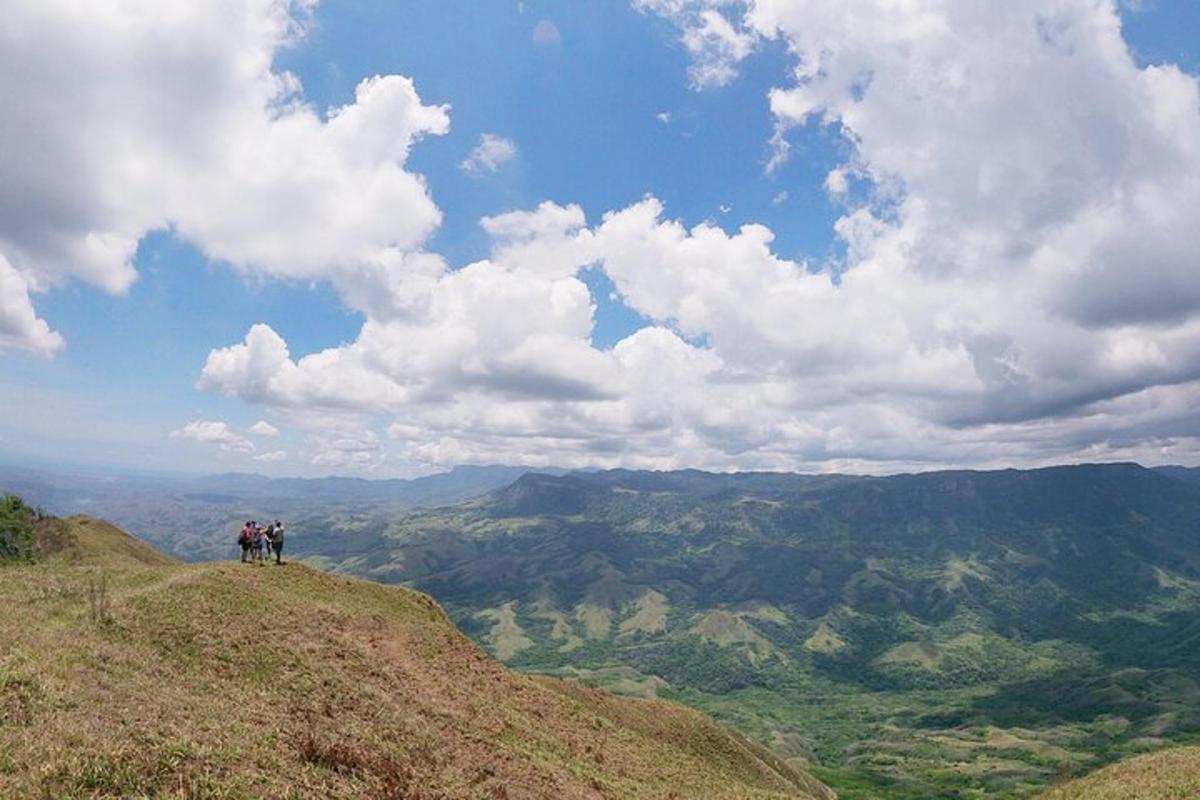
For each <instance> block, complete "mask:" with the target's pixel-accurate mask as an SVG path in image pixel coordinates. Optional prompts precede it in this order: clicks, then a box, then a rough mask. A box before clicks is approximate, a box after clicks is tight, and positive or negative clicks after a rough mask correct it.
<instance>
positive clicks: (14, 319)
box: [0, 253, 64, 356]
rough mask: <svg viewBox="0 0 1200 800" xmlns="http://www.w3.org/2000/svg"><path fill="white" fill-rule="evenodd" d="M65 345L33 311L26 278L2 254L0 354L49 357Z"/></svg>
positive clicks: (0, 255) (0, 269)
mask: <svg viewBox="0 0 1200 800" xmlns="http://www.w3.org/2000/svg"><path fill="white" fill-rule="evenodd" d="M63 344H64V342H63V338H62V336H61V335H59V334H58V333H56V332H54V331H52V330H50V326H49V325H48V324H46V321H45V320H43V319H39V318H38V316H37V313H36V312H35V311H34V310H33V303H32V302H30V299H29V285H28V283H26V280H25V277H24V276H23V275H21V273H19V272H17V270H16V269H14V268H13V266H12V264H10V263H8V259H6V258H5V257H4V254H3V253H0V350H5V349H14V350H31V351H33V352H35V353H38V354H40V355H44V356H49V355H53V354H54V353H56V352H57V351H59V350H61V349H62V347H63Z"/></svg>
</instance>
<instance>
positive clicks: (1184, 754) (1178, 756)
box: [1040, 747, 1200, 800]
mask: <svg viewBox="0 0 1200 800" xmlns="http://www.w3.org/2000/svg"><path fill="white" fill-rule="evenodd" d="M1195 797H1200V747H1180V748H1174V749H1170V750H1164V751H1162V752H1160V753H1152V754H1150V755H1144V756H1138V757H1137V758H1130V759H1127V760H1125V761H1121V762H1118V763H1116V764H1113V765H1112V766H1109V767H1105V768H1104V769H1102V770H1099V771H1098V772H1095V773H1093V774H1091V775H1088V776H1087V777H1085V778H1080V779H1079V780H1075V781H1071V782H1070V783H1067V784H1064V785H1062V786H1057V787H1055V788H1054V789H1052V790H1051V791H1049V792H1046V793H1045V794H1043V795H1041V797H1040V800H1191V798H1195Z"/></svg>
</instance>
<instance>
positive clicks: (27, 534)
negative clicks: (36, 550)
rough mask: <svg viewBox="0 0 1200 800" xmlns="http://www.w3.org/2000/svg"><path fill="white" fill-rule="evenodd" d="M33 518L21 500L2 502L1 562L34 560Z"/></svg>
mask: <svg viewBox="0 0 1200 800" xmlns="http://www.w3.org/2000/svg"><path fill="white" fill-rule="evenodd" d="M33 518H34V514H33V511H32V509H30V508H29V506H27V505H25V503H23V502H22V501H21V498H19V497H15V496H13V495H8V496H6V497H4V498H3V499H2V500H0V562H3V561H32V560H33Z"/></svg>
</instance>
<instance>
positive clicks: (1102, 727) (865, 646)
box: [304, 464, 1200, 800]
mask: <svg viewBox="0 0 1200 800" xmlns="http://www.w3.org/2000/svg"><path fill="white" fill-rule="evenodd" d="M1198 526H1200V485H1198V484H1196V483H1195V482H1190V481H1185V480H1180V479H1178V478H1177V477H1175V476H1173V475H1171V474H1169V473H1164V472H1156V471H1153V470H1147V469H1144V468H1142V467H1139V466H1137V465H1135V464H1105V465H1082V466H1077V467H1059V468H1052V469H1042V470H1025V471H1021V470H1003V471H998V472H970V471H954V472H940V473H929V474H921V475H898V476H893V477H887V478H867V477H851V476H803V475H790V474H772V473H748V474H728V475H716V474H708V473H703V472H696V471H685V472H672V473H648V472H630V471H622V470H617V471H611V472H601V473H590V474H587V473H578V474H569V475H563V476H551V475H536V474H530V475H526V476H524V477H522V478H520V479H519V480H517V481H516V482H515V483H513V484H512V485H511V486H509V487H507V488H505V489H502V490H500V491H498V492H495V493H493V494H491V495H488V496H486V497H483V498H480V499H477V500H474V501H470V502H467V503H464V504H461V505H458V506H452V507H449V508H445V509H439V510H435V511H428V512H421V513H414V514H408V515H405V516H402V517H400V518H398V519H396V520H395V521H393V523H392V524H391V525H390V526H388V528H387V529H386V530H385V531H384V532H383V533H382V534H380V535H376V536H374V537H349V538H343V537H340V536H336V535H332V534H331V535H329V536H327V537H325V538H324V539H320V538H317V539H308V540H306V541H305V542H304V546H305V547H307V548H309V549H308V555H309V556H310V557H311V558H312V559H313V560H314V561H316V562H317V563H321V564H323V565H325V566H328V567H331V568H333V569H336V570H339V571H343V572H347V573H354V574H358V575H363V576H367V577H372V578H375V579H377V580H381V581H391V582H402V583H405V584H408V585H411V586H413V587H416V588H419V589H421V590H422V591H426V592H429V593H430V594H432V595H433V596H435V597H436V598H438V600H439V602H441V603H442V604H443V605H444V606H445V607H446V608H447V609H448V611H449V612H450V613H451V614H452V615H453V616H454V618H455V620H456V621H457V622H458V623H459V624H460V625H461V626H462V627H463V628H464V629H465V630H466V631H467V632H468V633H469V634H470V635H471V636H473V637H474V638H475V639H476V640H477V641H479V642H481V643H482V644H484V645H485V646H487V647H488V648H489V649H490V650H491V651H492V652H493V653H495V654H496V655H497V656H499V657H502V658H503V659H504V660H505V661H506V662H507V663H509V664H511V665H513V666H515V667H518V668H520V669H522V670H527V671H534V672H543V673H551V674H561V675H571V676H574V677H578V678H581V679H583V680H586V681H589V682H591V683H593V684H595V685H598V686H602V687H606V688H610V689H613V690H617V691H623V692H627V693H636V694H641V695H644V696H660V697H668V698H672V699H675V700H680V701H682V702H685V703H687V704H690V705H693V706H695V707H697V708H701V709H704V710H706V711H708V712H710V713H712V714H714V715H715V716H717V717H718V719H720V720H722V721H724V722H727V723H730V724H733V725H735V726H737V727H739V728H740V729H742V730H743V731H746V732H747V733H749V734H751V735H752V736H754V737H755V738H756V739H758V740H759V741H760V742H763V743H764V744H767V745H770V746H771V747H773V748H775V749H776V750H777V751H778V752H780V753H782V754H784V755H785V756H787V757H789V758H792V759H793V763H795V764H798V765H803V764H807V763H809V762H814V763H816V764H817V766H816V767H815V769H816V770H817V773H818V774H819V775H821V776H822V777H823V778H825V779H826V780H827V781H828V782H830V783H831V785H833V786H834V787H835V788H837V789H838V791H839V792H840V793H841V795H842V796H843V797H844V798H847V799H848V800H850V799H852V798H887V800H896V799H897V798H926V797H934V796H936V797H946V798H980V797H983V798H1001V797H1005V798H1006V797H1025V796H1030V795H1032V794H1033V793H1035V792H1037V791H1039V790H1040V789H1041V788H1043V787H1044V786H1045V785H1046V784H1047V783H1048V782H1050V781H1051V780H1052V779H1053V778H1054V776H1055V775H1056V774H1058V773H1060V772H1063V771H1070V772H1073V773H1078V772H1080V771H1085V770H1088V769H1092V768H1095V767H1097V766H1100V765H1103V764H1104V763H1107V762H1109V761H1111V760H1114V759H1116V758H1118V757H1121V756H1123V755H1127V754H1131V753H1136V752H1141V751H1144V750H1145V749H1146V748H1148V747H1155V746H1161V745H1163V744H1166V743H1170V742H1173V741H1183V740H1186V739H1188V738H1189V737H1192V736H1194V735H1195V734H1197V733H1200V535H1198V533H1200V531H1198Z"/></svg>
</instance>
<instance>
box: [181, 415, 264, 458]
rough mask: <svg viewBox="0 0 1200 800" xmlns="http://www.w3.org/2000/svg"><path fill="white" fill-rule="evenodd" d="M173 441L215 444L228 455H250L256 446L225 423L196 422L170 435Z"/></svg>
mask: <svg viewBox="0 0 1200 800" xmlns="http://www.w3.org/2000/svg"><path fill="white" fill-rule="evenodd" d="M170 436H171V438H172V439H186V440H188V441H192V442H202V443H204V444H214V445H216V446H217V447H219V448H220V449H221V450H222V451H223V452H226V453H250V452H252V451H253V450H254V445H253V444H251V442H250V441H249V440H248V439H246V437H244V436H242V435H240V434H238V433H236V432H235V431H233V430H232V429H231V428H230V427H229V426H228V425H227V424H226V423H224V422H214V421H209V420H196V421H194V422H189V423H188V424H187V425H184V426H183V427H182V428H179V429H178V430H173V431H171V433H170Z"/></svg>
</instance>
